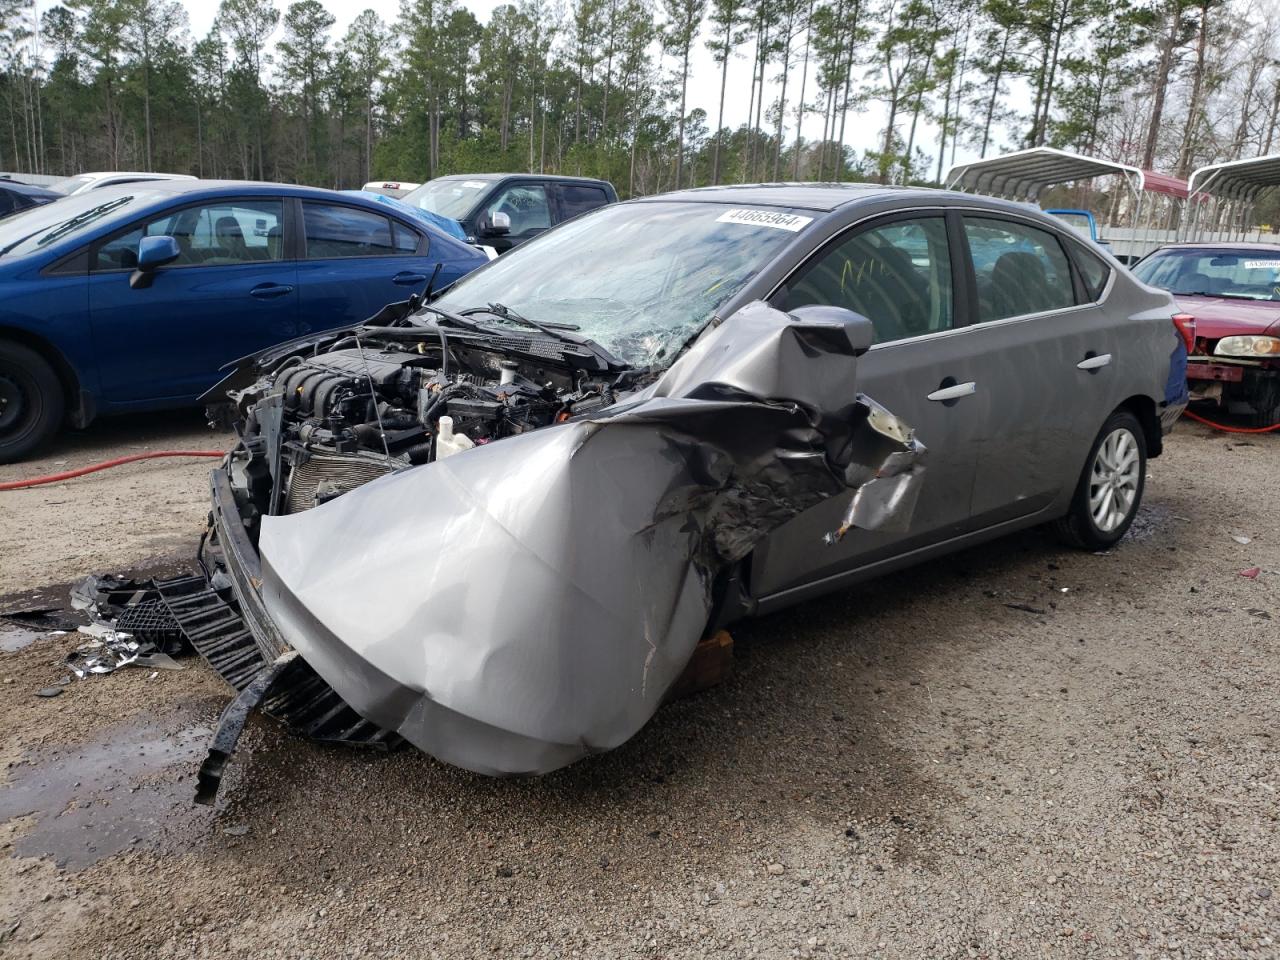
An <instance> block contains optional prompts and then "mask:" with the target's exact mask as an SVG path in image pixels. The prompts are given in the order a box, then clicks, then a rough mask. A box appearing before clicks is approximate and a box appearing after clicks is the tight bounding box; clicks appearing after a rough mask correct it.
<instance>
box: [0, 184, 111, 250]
mask: <svg viewBox="0 0 1280 960" xmlns="http://www.w3.org/2000/svg"><path fill="white" fill-rule="evenodd" d="M132 199H133V197H117V198H116V199H114V200H109V201H107V202H106V203H103V204H100V205H98V206H96V207H93V208H92V209H90V210H86V211H85V212H84V213H80V214H76V215H75V216H74V217H72V218H71V219H70V220H68V221H66V222H65V223H61V224H59V225H58V226H56V227H54V228H53V229H52V230H50V231H49V232H48V233H46V234H45V235H44V236H43V237H41V238H40V239H39V240H37V241H36V246H37V247H43V246H45V245H47V244H50V243H53V242H54V241H56V240H60V239H62V238H63V237H65V236H66V235H67V234H68V233H71V232H72V231H73V230H75V229H76V228H77V227H81V226H84V225H85V224H86V223H89V222H90V221H93V220H97V219H98V218H99V217H104V216H106V215H107V214H108V213H110V212H111V211H112V210H114V209H116V207H120V206H124V204H126V203H128V202H129V201H130V200H132ZM24 239H25V238H24ZM21 242H22V241H21V240H19V241H18V243H21ZM18 243H14V244H11V245H10V246H8V247H5V248H4V250H3V251H0V252H4V253H8V252H9V250H11V249H12V248H13V247H16V246H17V245H18Z"/></svg>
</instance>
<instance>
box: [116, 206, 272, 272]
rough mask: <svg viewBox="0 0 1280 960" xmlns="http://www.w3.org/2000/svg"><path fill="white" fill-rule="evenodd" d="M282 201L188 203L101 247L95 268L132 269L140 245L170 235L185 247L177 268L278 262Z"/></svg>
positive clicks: (175, 262)
mask: <svg viewBox="0 0 1280 960" xmlns="http://www.w3.org/2000/svg"><path fill="white" fill-rule="evenodd" d="M283 222H284V210H283V204H282V203H281V202H280V201H279V200H234V201H230V200H224V201H219V202H217V203H210V204H206V205H203V206H198V207H187V208H185V209H183V210H178V211H176V212H174V213H170V214H166V215H165V216H163V217H160V218H158V219H156V220H152V221H151V222H150V223H148V224H146V225H145V226H141V227H136V228H134V229H133V230H130V231H128V232H126V233H123V234H121V235H119V236H117V237H115V238H113V239H111V240H108V241H107V242H106V243H104V244H102V245H101V246H99V247H98V250H97V253H96V254H95V256H94V260H93V269H95V270H132V269H133V268H134V267H136V266H137V265H138V243H139V242H140V241H141V240H142V238H143V237H144V236H145V237H162V236H170V237H173V238H174V239H175V240H177V241H178V250H179V251H181V252H180V253H179V255H178V259H177V260H175V261H174V262H173V264H172V266H177V267H216V266H231V265H234V264H239V263H257V262H266V261H271V260H279V259H281V257H283V256H284V250H283V230H282V224H283Z"/></svg>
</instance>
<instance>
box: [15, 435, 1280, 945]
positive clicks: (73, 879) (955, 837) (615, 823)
mask: <svg viewBox="0 0 1280 960" xmlns="http://www.w3.org/2000/svg"><path fill="white" fill-rule="evenodd" d="M225 442H227V438H226V436H225V435H221V434H220V435H211V434H210V433H209V432H208V431H206V430H205V429H204V428H203V427H202V426H201V425H200V422H199V420H198V418H194V417H191V416H186V417H165V418H142V419H133V420H129V421H122V422H120V423H117V424H110V425H105V426H103V427H101V428H99V429H98V430H96V431H94V432H93V433H91V434H90V435H89V436H87V437H82V438H78V439H76V440H75V441H68V442H66V443H65V444H64V445H63V446H62V447H61V448H60V449H59V450H57V451H55V452H53V453H52V455H51V456H49V457H47V458H45V459H44V460H43V461H41V462H38V463H33V464H28V465H25V466H23V467H21V468H13V467H9V468H0V480H4V479H10V478H12V477H14V476H22V475H32V474H36V473H42V472H47V471H49V470H53V469H59V468H63V469H65V468H66V467H67V466H75V465H78V464H80V463H82V462H88V461H92V460H94V459H98V458H101V457H103V456H106V455H108V454H114V453H117V452H131V451H132V447H133V446H134V445H137V444H142V445H150V446H155V447H158V446H166V447H167V446H179V445H181V446H187V445H197V446H203V447H216V446H217V445H219V444H220V443H225ZM62 460H65V461H67V463H66V464H61V463H59V462H58V461H62ZM207 469H208V463H207V462H198V461H197V462H190V463H177V462H157V463H150V464H140V465H135V466H130V467H125V468H122V469H120V470H116V471H111V472H109V473H105V474H100V475H97V476H95V477H91V478H85V479H83V480H80V481H77V482H74V483H70V484H65V485H61V486H56V487H46V488H42V489H40V490H33V491H29V492H24V493H18V494H12V493H10V494H4V493H0V594H9V595H10V596H9V597H7V598H6V599H5V600H3V601H0V609H3V608H4V606H5V605H7V604H10V603H16V602H19V601H21V600H22V599H23V598H25V597H28V596H30V595H31V594H32V592H33V591H35V592H38V591H37V588H40V587H44V586H50V585H58V584H61V583H64V582H65V581H67V580H70V579H71V578H73V577H75V576H77V575H79V574H81V573H84V572H88V571H92V570H101V569H109V570H119V569H122V568H126V567H128V566H130V565H133V566H139V567H144V568H150V567H158V568H164V569H172V568H173V567H174V566H175V564H179V563H181V562H182V559H181V558H182V557H184V556H189V555H190V551H191V546H192V544H193V542H194V539H195V537H196V535H197V533H198V530H199V528H200V526H201V524H202V522H203V517H204V514H205V509H206V508H205V505H204V476H205V473H206V470H207ZM1277 476H1280V439H1277V438H1273V437H1262V438H1257V439H1253V440H1244V441H1240V440H1237V439H1230V438H1225V437H1224V436H1222V435H1219V434H1212V433H1210V432H1208V431H1207V430H1204V429H1201V428H1199V427H1193V426H1190V425H1185V426H1183V427H1182V428H1181V429H1180V432H1179V434H1178V435H1177V436H1175V437H1174V438H1173V439H1172V440H1171V442H1170V443H1169V446H1168V450H1167V454H1166V456H1165V457H1163V458H1162V459H1160V460H1157V461H1155V462H1154V463H1153V464H1152V468H1151V478H1150V482H1149V486H1148V494H1147V496H1148V499H1147V507H1146V509H1145V511H1144V513H1143V514H1142V516H1141V518H1140V521H1141V522H1140V524H1139V525H1138V526H1137V527H1136V528H1135V532H1134V534H1133V535H1132V536H1131V537H1130V538H1129V539H1128V540H1126V541H1125V542H1124V543H1123V544H1122V546H1121V547H1120V548H1119V549H1116V550H1114V551H1112V552H1110V553H1108V554H1106V555H1102V556H1094V555H1088V554H1079V553H1072V552H1069V551H1065V550H1063V549H1061V548H1059V547H1058V546H1057V545H1056V544H1055V543H1054V542H1053V541H1051V540H1050V539H1049V538H1048V537H1047V536H1045V535H1043V534H1041V533H1039V532H1032V533H1028V534H1025V535H1021V536H1016V537H1012V538H1009V539H1006V540H1003V541H1000V542H998V543H994V544H991V545H989V546H986V547H982V548H979V549H975V550H970V551H968V552H965V553H963V554H960V555H958V556H955V557H953V558H950V559H948V560H946V561H943V562H936V563H933V564H930V565H928V566H927V567H924V568H920V569H917V570H914V571H911V572H908V573H905V574H902V575H899V576H896V577H893V578H891V579H887V580H884V581H881V582H877V583H872V584H868V585H866V586H864V587H862V588H859V589H856V590H852V591H849V592H846V593H843V594H840V595H837V596H834V597H832V598H829V599H827V600H825V601H822V602H815V603H811V604H808V605H806V606H804V607H801V608H799V609H797V610H794V611H791V612H788V613H784V614H781V615H778V616H774V617H770V618H767V619H764V620H760V621H758V622H755V623H752V624H749V625H745V626H742V627H740V628H739V629H738V630H737V631H736V632H735V639H736V642H737V648H736V649H737V665H736V669H735V672H734V673H733V674H732V676H731V678H730V679H729V680H728V681H727V682H726V683H724V684H723V685H721V686H720V687H718V688H716V689H714V690H711V691H708V692H706V693H703V694H701V695H699V696H697V697H694V698H692V699H689V700H685V701H682V702H679V703H675V704H672V705H669V706H667V707H666V708H664V709H663V710H662V711H660V713H659V715H658V716H657V717H656V718H655V719H654V721H653V722H652V723H650V724H649V726H648V727H647V728H646V729H645V730H644V731H642V732H641V734H640V735H639V736H637V737H636V738H635V739H634V740H633V741H632V742H630V743H629V744H627V745H626V746H625V747H623V748H622V749H620V750H617V751H615V752H613V753H611V754H608V755H605V756H601V757H598V758H595V759H593V760H590V761H587V762H584V763H579V764H577V765H575V766H573V767H571V768H569V769H567V770H565V771H562V772H560V773H558V774H555V775H553V776H549V777H545V778H542V779H538V780H505V781H497V780H487V779H483V778H480V777H476V776H472V775H470V774H466V773H462V772H460V771H457V770H454V769H451V768H448V767H445V766H443V765H441V764H438V763H436V762H434V761H432V760H430V759H428V758H426V757H424V756H422V755H420V754H417V753H416V752H413V751H411V750H407V751H403V752H399V753H395V754H392V755H370V754H361V753H356V752H351V751H346V750H340V749H323V748H319V747H316V746H313V745H310V744H307V743H304V742H300V741H297V740H295V739H293V738H291V737H290V736H289V735H288V734H286V733H284V732H282V731H281V730H280V729H279V728H278V727H277V726H275V725H274V724H273V723H271V722H270V721H264V720H259V721H255V723H254V724H253V725H251V727H250V729H249V731H248V732H247V734H246V738H245V740H244V741H242V745H241V750H240V752H239V753H238V754H237V756H236V759H235V760H234V761H233V764H232V768H231V772H230V774H229V775H228V778H227V780H226V782H225V784H224V789H223V793H222V795H221V798H220V802H219V806H218V807H217V808H216V809H212V810H210V809H208V808H204V807H197V806H194V805H193V804H192V803H191V802H190V797H191V792H192V774H193V772H194V769H195V767H196V765H197V764H198V760H199V757H200V755H201V751H202V749H203V746H204V737H205V736H206V735H207V733H208V730H209V728H210V726H211V725H212V724H213V723H214V722H215V721H216V718H217V714H218V711H219V709H220V707H221V705H222V703H223V702H224V700H225V696H226V693H225V690H224V688H223V687H222V686H221V684H220V681H218V679H217V678H216V677H214V676H213V675H212V674H211V673H210V672H209V671H208V670H207V669H205V668H204V667H203V665H202V664H200V663H199V661H192V660H189V661H187V669H186V670H184V671H182V672H176V673H174V672H160V673H159V674H158V675H156V676H154V677H152V676H150V675H149V674H148V673H147V672H146V671H141V670H138V671H123V672H121V673H118V674H115V675H112V676H109V677H102V678H97V679H94V680H90V681H84V682H76V683H73V684H71V685H70V686H69V687H67V688H66V690H65V692H64V693H63V694H62V695H61V696H58V697H55V698H51V699H42V698H38V697H36V696H35V694H36V692H37V691H38V690H39V689H41V688H42V687H46V686H47V685H48V684H50V683H51V682H53V681H56V680H57V679H59V678H61V677H62V676H64V675H65V670H64V669H63V668H62V667H61V666H60V663H61V660H62V658H63V657H64V656H65V655H66V653H67V652H68V651H69V650H70V649H71V648H72V647H73V646H74V645H75V641H74V639H73V638H72V637H70V636H61V637H58V636H52V637H41V638H39V639H36V640H34V641H33V642H27V641H29V640H30V638H29V637H28V636H26V635H24V634H21V633H18V632H15V631H10V632H9V633H5V630H4V628H3V627H0V639H2V640H5V641H6V642H5V645H4V649H5V650H8V651H9V652H3V653H0V678H3V683H4V686H3V687H2V688H0V689H2V690H3V693H4V696H3V697H0V724H3V727H4V729H5V730H6V736H5V738H4V741H3V747H2V750H3V755H4V760H5V761H6V762H7V771H6V773H5V774H4V775H5V776H7V786H6V788H4V789H3V790H2V791H0V823H2V824H3V825H0V845H2V846H3V851H2V852H3V856H0V941H2V942H0V955H4V956H13V957H28V956H32V957H35V956H39V957H70V958H89V957H94V958H97V957H210V958H213V957H218V958H222V957H239V956H252V957H255V958H268V957H281V958H298V957H304V956H305V957H313V958H317V960H323V958H330V957H422V956H433V957H435V956H439V957H475V956H479V955H490V954H492V955H495V956H503V957H510V956H517V957H518V956H536V957H542V956H557V957H590V958H597V957H666V956H679V957H686V956H704V955H706V956H726V957H741V956H762V957H781V956H809V955H816V956H825V955H833V956H849V957H902V958H923V957H931V958H932V957H970V956H971V957H1012V958H1022V957H1040V956H1053V957H1151V958H1163V957H1193V956H1194V957H1197V958H1199V957H1208V956H1212V957H1258V958H1263V957H1276V956H1280V823H1278V822H1277V821H1278V819H1280V795H1278V794H1277V790H1280V725H1278V724H1277V722H1276V718H1277V707H1280V657H1278V654H1280V642H1278V641H1277V629H1276V627H1277V619H1280V602H1278V598H1277V586H1278V585H1280V505H1278V504H1277V501H1276V497H1275V496H1274V493H1275V490H1276V478H1277ZM1236 537H1239V538H1248V539H1249V542H1248V543H1244V544H1242V543H1239V542H1237V540H1236V539H1235V538H1236ZM1255 565H1257V566H1260V567H1261V568H1262V571H1263V572H1262V573H1261V575H1260V576H1259V577H1258V578H1257V579H1256V580H1250V579H1246V578H1244V577H1241V576H1240V575H1239V571H1240V570H1242V569H1244V568H1247V567H1251V566H1255ZM61 593H62V590H61V588H60V587H59V588H58V590H55V591H52V592H51V593H49V594H48V595H51V596H59V597H60V595H61ZM15 594H16V595H17V596H14V595H15ZM1010 604H1015V605H1021V606H1022V607H1027V608H1031V609H1030V610H1027V609H1017V608H1015V607H1012V606H1010ZM1036 611H1038V612H1036ZM24 644H25V645H24ZM15 647H16V648H17V649H10V648H15ZM6 820H7V822H5V821H6Z"/></svg>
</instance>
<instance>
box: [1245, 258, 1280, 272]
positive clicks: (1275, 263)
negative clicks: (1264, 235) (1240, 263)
mask: <svg viewBox="0 0 1280 960" xmlns="http://www.w3.org/2000/svg"><path fill="white" fill-rule="evenodd" d="M1244 268H1245V269H1246V270H1280V260H1246V261H1244Z"/></svg>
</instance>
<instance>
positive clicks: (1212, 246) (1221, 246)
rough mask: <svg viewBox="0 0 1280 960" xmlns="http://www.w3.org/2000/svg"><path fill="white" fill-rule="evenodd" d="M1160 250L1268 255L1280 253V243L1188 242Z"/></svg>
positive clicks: (1169, 244)
mask: <svg viewBox="0 0 1280 960" xmlns="http://www.w3.org/2000/svg"><path fill="white" fill-rule="evenodd" d="M1160 250H1261V251H1264V252H1266V253H1280V243H1257V242H1253V241H1243V240H1242V241H1241V242H1239V243H1228V242H1226V241H1223V240H1214V241H1211V242H1206V243H1195V242H1192V241H1187V242H1185V243H1166V244H1165V245H1164V246H1162V247H1160V248H1159V249H1158V250H1157V251H1156V252H1157V253H1158V252H1159V251H1160Z"/></svg>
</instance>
